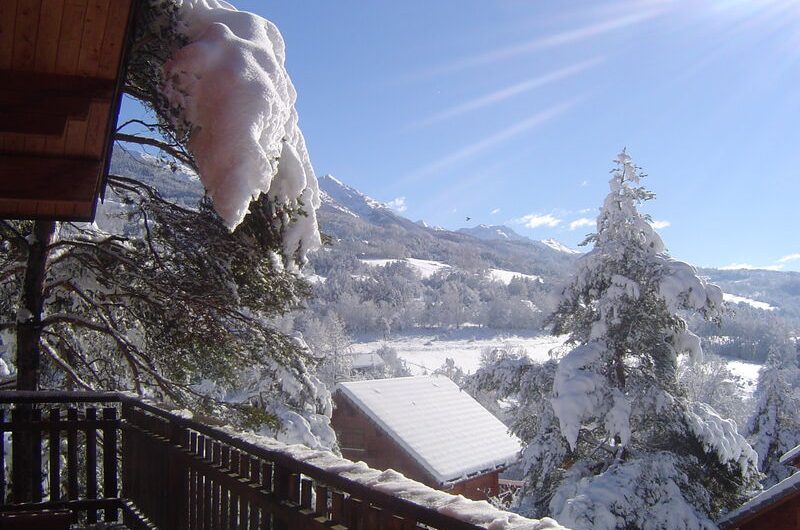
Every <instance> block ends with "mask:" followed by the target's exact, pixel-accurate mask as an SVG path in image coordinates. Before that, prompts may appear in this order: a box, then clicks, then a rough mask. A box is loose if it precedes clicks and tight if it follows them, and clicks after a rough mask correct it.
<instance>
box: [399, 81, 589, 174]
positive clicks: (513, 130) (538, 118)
mask: <svg viewBox="0 0 800 530" xmlns="http://www.w3.org/2000/svg"><path fill="white" fill-rule="evenodd" d="M584 99H585V97H580V98H575V99H572V100H570V101H566V102H564V103H561V104H559V105H556V106H554V107H551V108H549V109H547V110H543V111H541V112H538V113H536V114H534V115H533V116H530V117H528V118H526V119H524V120H522V121H519V122H517V123H515V124H513V125H511V126H509V127H507V128H505V129H503V130H501V131H498V132H496V133H494V134H492V135H490V136H487V137H486V138H483V139H482V140H479V141H477V142H475V143H472V144H470V145H467V146H466V147H462V148H461V149H458V150H457V151H454V152H452V153H450V154H448V155H445V156H443V157H441V158H439V159H438V160H435V161H433V162H431V163H430V164H427V165H425V166H423V167H421V168H419V169H417V170H416V171H414V172H412V173H411V174H408V175H406V176H405V177H401V179H400V180H402V181H404V182H405V183H408V182H411V181H415V180H418V179H421V178H423V177H426V176H429V175H431V174H433V173H436V172H439V171H444V170H446V169H448V168H450V167H451V166H453V165H454V164H457V163H458V162H461V161H462V160H466V159H468V158H470V157H472V156H474V155H476V154H478V153H481V152H483V151H485V150H486V149H489V148H490V147H494V146H496V145H498V144H500V143H502V142H505V141H507V140H510V139H512V138H514V137H516V136H518V135H520V134H522V133H524V132H526V131H528V130H530V129H533V128H534V127H538V126H539V125H542V124H544V123H546V122H548V121H550V120H552V119H554V118H556V117H558V116H560V115H561V114H563V113H564V112H566V111H568V110H569V109H571V108H572V107H574V106H575V105H577V104H578V103H579V102H581V101H582V100H584Z"/></svg>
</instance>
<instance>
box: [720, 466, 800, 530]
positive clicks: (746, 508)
mask: <svg viewBox="0 0 800 530" xmlns="http://www.w3.org/2000/svg"><path fill="white" fill-rule="evenodd" d="M798 494H800V472H799V473H795V474H794V475H792V476H790V477H789V478H787V479H784V480H782V481H781V482H778V483H777V484H775V485H774V486H772V487H771V488H769V489H766V490H764V491H762V492H761V493H759V494H758V495H756V496H755V497H753V498H752V499H750V500H749V501H747V502H746V503H744V504H743V505H741V506H740V507H739V508H737V509H735V510H734V511H732V512H730V513H729V514H727V515H725V516H724V517H722V518H721V519H720V520H719V521H717V524H719V526H720V528H723V529H725V528H737V527H739V526H741V525H742V524H743V523H744V522H746V521H747V520H749V519H750V518H752V517H754V516H755V515H758V514H759V513H761V512H763V511H764V509H765V508H768V507H770V506H776V505H778V504H780V503H782V502H783V501H785V500H787V499H788V498H789V497H793V496H794V495H798Z"/></svg>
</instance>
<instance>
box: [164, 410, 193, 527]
mask: <svg viewBox="0 0 800 530" xmlns="http://www.w3.org/2000/svg"><path fill="white" fill-rule="evenodd" d="M167 427H168V430H169V441H170V445H172V447H173V449H177V450H180V449H183V448H185V445H186V443H187V440H189V437H188V435H187V433H186V429H184V428H183V427H181V426H180V425H176V424H174V423H171V424H169V425H168V426H167ZM167 458H169V463H168V466H169V469H168V477H169V481H168V483H169V485H170V486H169V491H170V495H169V497H170V501H171V504H172V506H169V507H167V510H168V513H169V514H170V518H169V521H170V527H172V528H175V529H176V530H186V528H187V526H188V524H189V503H190V500H189V497H188V495H189V469H190V467H187V465H186V463H185V462H184V461H183V460H182V459H180V458H176V457H170V456H169V455H167Z"/></svg>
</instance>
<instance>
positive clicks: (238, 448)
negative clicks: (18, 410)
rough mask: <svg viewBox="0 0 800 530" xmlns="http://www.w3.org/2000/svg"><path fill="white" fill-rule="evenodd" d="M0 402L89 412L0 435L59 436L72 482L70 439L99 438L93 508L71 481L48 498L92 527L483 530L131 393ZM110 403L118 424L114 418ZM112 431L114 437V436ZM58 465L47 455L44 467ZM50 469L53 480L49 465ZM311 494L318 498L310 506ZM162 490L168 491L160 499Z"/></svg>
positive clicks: (26, 395)
mask: <svg viewBox="0 0 800 530" xmlns="http://www.w3.org/2000/svg"><path fill="white" fill-rule="evenodd" d="M0 404H12V405H15V406H20V405H22V406H25V405H34V404H36V405H44V404H55V405H60V406H61V408H62V409H63V406H64V405H67V406H68V407H70V406H73V405H76V404H83V405H86V406H88V408H87V409H86V410H87V413H86V414H84V415H83V416H80V417H79V415H78V413H77V412H75V411H76V409H75V407H74V406H73V407H71V408H69V409H68V411H69V412H70V414H69V415H68V417H67V418H64V417H63V416H62V415H61V414H60V413H56V414H51V416H50V417H49V418H48V417H47V416H45V417H41V415H40V414H38V413H37V414H35V415H34V416H35V421H31V422H29V424H28V425H21V423H22V422H21V421H20V422H16V423H15V422H14V421H11V422H8V421H4V420H3V418H2V416H0V432H9V431H11V432H23V431H26V432H32V433H34V435H35V436H38V437H39V438H42V437H45V438H46V437H48V436H54V437H55V438H54V439H55V440H58V439H59V434H57V433H58V432H59V431H61V430H66V431H67V434H68V436H67V439H68V441H69V444H68V445H69V448H70V451H73V452H72V453H70V454H69V455H68V457H67V466H68V468H69V471H70V474H69V476H70V477H73V476H77V475H74V474H75V473H76V471H75V465H76V462H77V461H78V458H77V453H74V450H75V448H76V439H75V436H74V433H75V432H86V433H87V436H88V435H89V433H92V436H95V434H94V433H97V432H102V433H103V437H102V443H103V459H102V462H99V461H98V459H97V454H96V450H95V449H94V441H93V442H92V443H91V444H89V447H91V448H92V449H90V450H89V449H87V451H90V456H91V458H87V459H86V460H89V461H91V462H92V465H93V466H95V465H97V464H98V463H99V464H100V465H102V466H103V467H102V469H103V470H104V474H103V476H104V477H105V479H104V480H105V482H104V485H103V488H102V489H99V490H98V488H97V487H96V485H95V484H92V489H90V490H87V491H88V492H89V493H90V494H89V495H87V496H88V497H92V496H94V497H98V496H99V497H100V498H99V499H97V500H96V501H94V502H95V503H96V504H92V502H93V499H92V498H88V499H84V498H81V499H78V498H77V497H76V495H77V489H76V486H75V484H77V482H75V484H73V480H77V479H73V478H70V485H69V498H64V499H60V500H59V499H56V501H59V502H61V503H62V504H64V503H65V502H66V503H70V504H71V505H72V506H81V507H83V508H85V509H86V510H87V511H88V512H87V513H89V514H90V517H91V519H94V516H91V514H93V513H95V512H96V511H97V510H103V512H104V514H105V519H106V520H107V521H114V520H117V519H116V518H117V515H116V514H117V511H118V510H119V509H122V512H123V516H124V518H125V522H126V524H128V525H129V526H130V527H136V528H156V527H158V528H164V529H166V528H176V529H184V528H187V529H188V528H208V527H209V526H208V525H209V524H212V526H213V523H212V521H221V520H224V519H225V518H230V522H232V523H236V525H235V526H236V527H237V528H243V529H244V528H256V527H258V528H261V527H262V526H264V525H262V523H263V519H264V518H265V517H267V518H271V523H272V526H271V528H273V529H274V530H281V529H282V528H289V527H295V526H302V527H303V528H306V529H314V528H318V529H328V528H331V527H332V526H335V525H337V524H338V525H340V526H341V527H343V528H362V527H370V528H371V527H373V526H372V523H370V521H374V522H375V524H376V525H377V521H378V519H380V518H383V521H384V522H383V527H385V528H387V529H395V528H397V529H403V530H405V529H411V528H417V527H418V525H419V524H421V525H425V526H427V527H429V528H436V529H442V530H445V529H447V530H483V527H480V526H477V525H474V524H471V523H468V522H464V521H461V520H458V519H455V518H453V517H451V516H449V515H445V514H442V513H440V512H438V511H436V510H435V509H432V508H429V507H427V506H422V505H419V504H417V503H414V502H412V501H410V500H406V499H402V498H399V497H395V496H392V495H390V494H388V493H384V492H382V491H378V490H376V489H373V488H370V487H369V486H366V485H364V484H361V483H359V482H356V481H354V480H351V479H348V478H345V477H343V476H341V475H339V474H336V473H333V472H330V471H328V470H326V469H323V468H321V467H318V466H316V465H314V464H311V463H309V462H304V461H301V460H297V459H295V458H293V457H292V456H290V455H288V454H286V453H283V452H281V451H279V450H273V449H269V448H266V447H263V446H260V445H258V444H255V443H250V442H248V441H245V440H242V439H241V438H239V437H237V436H235V435H232V434H231V433H229V432H226V431H225V430H223V429H220V428H217V427H213V426H210V425H206V424H204V423H201V422H199V421H196V420H194V419H189V418H186V417H183V416H180V415H178V414H175V413H173V412H169V411H167V410H164V409H163V408H161V407H159V406H156V405H153V404H151V403H147V402H144V401H141V400H139V399H137V398H134V397H131V396H129V395H125V394H120V393H114V392H109V393H102V392H49V391H47V392H18V391H0ZM92 404H103V405H104V406H105V408H103V409H102V412H103V415H102V417H97V416H96V410H97V408H96V407H92V406H90V405H92ZM117 405H119V407H120V408H121V412H122V415H121V418H120V417H119V416H117V415H116V411H117V408H116V406H117ZM89 411H91V414H89ZM31 419H34V418H31ZM120 431H121V436H120V435H119V434H117V433H119V432H120ZM40 433H41V434H40ZM118 438H119V442H120V443H121V445H118ZM98 446H99V443H98ZM114 448H118V449H117V450H115V449H114ZM118 451H120V453H121V469H119V470H118V464H117V462H118V460H120V458H119V457H118ZM56 460H57V457H56V454H55V453H53V452H52V451H51V460H50V461H51V462H55V461H56ZM40 467H41V464H40ZM55 469H56V474H58V473H59V471H58V465H57V464H56V467H55ZM91 469H92V470H94V469H96V468H94V467H93V468H91ZM95 473H96V472H95ZM118 474H119V475H118ZM29 476H30V475H29ZM118 476H119V480H118V478H117V477H118ZM56 480H58V478H56ZM87 484H88V482H87ZM119 484H121V488H122V491H121V493H120V492H119V490H118V487H119ZM87 487H88V486H87ZM312 490H313V491H314V492H315V493H316V499H317V500H316V504H315V505H314V506H312ZM54 491H57V490H54ZM164 492H169V497H168V498H165V496H164ZM0 503H2V500H0ZM2 509H11V508H8V507H4V508H2ZM137 514H138V515H137ZM234 519H235V520H234ZM204 522H205V525H204V524H203V523H204ZM365 525H366V526H365ZM264 527H266V526H264ZM375 528H377V526H375Z"/></svg>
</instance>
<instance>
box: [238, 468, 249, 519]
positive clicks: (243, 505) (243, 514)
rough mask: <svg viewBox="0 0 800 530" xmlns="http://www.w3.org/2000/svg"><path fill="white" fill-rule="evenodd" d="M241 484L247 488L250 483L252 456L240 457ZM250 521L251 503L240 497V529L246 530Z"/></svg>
mask: <svg viewBox="0 0 800 530" xmlns="http://www.w3.org/2000/svg"><path fill="white" fill-rule="evenodd" d="M239 476H240V477H241V479H240V480H239V484H241V486H242V487H243V488H246V487H247V486H246V485H247V483H248V482H250V455H248V454H245V453H241V454H240V455H239ZM249 520H250V503H249V502H248V500H247V498H246V497H245V496H240V497H239V528H240V529H241V530H245V529H246V528H247V522H248V521H249Z"/></svg>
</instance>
